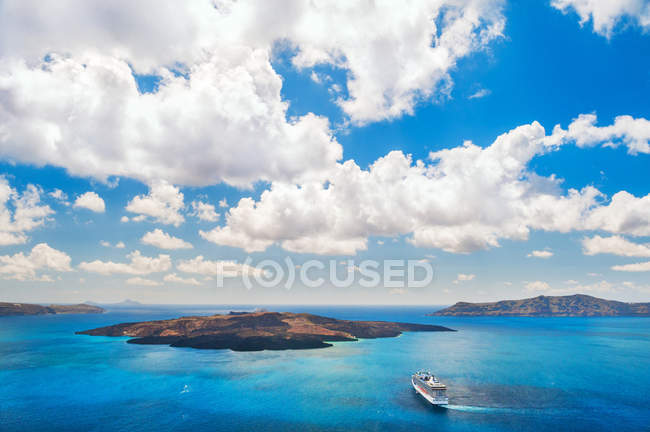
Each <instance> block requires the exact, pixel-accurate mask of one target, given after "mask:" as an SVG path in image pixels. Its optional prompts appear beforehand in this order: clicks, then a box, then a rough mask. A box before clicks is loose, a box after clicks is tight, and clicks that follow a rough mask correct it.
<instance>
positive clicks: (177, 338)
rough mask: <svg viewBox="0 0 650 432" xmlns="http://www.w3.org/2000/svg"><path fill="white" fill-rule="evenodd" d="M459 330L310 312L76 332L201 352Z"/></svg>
mask: <svg viewBox="0 0 650 432" xmlns="http://www.w3.org/2000/svg"><path fill="white" fill-rule="evenodd" d="M411 331H415V332H437V331H455V330H452V329H449V328H447V327H442V326H437V325H428V324H407V323H398V322H386V321H349V320H338V319H334V318H327V317H323V316H318V315H312V314H307V313H289V312H251V313H231V314H229V315H212V316H190V317H182V318H176V319H169V320H160V321H144V322H138V323H123V324H116V325H112V326H108V327H100V328H96V329H92V330H85V331H80V332H77V334H83V335H91V336H127V337H131V338H132V339H129V340H128V341H127V342H128V343H132V344H143V345H170V346H172V347H190V348H199V349H231V350H233V351H261V350H285V349H309V348H325V347H329V346H332V344H330V343H328V342H334V341H356V340H357V339H359V338H361V339H366V338H367V339H374V338H384V337H395V336H399V335H400V334H401V333H402V332H411Z"/></svg>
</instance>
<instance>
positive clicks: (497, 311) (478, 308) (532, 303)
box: [429, 294, 650, 317]
mask: <svg viewBox="0 0 650 432" xmlns="http://www.w3.org/2000/svg"><path fill="white" fill-rule="evenodd" d="M429 315H430V316H564V317H570V316H650V303H624V302H620V301H615V300H604V299H600V298H597V297H592V296H588V295H584V294H575V295H568V296H538V297H534V298H527V299H523V300H502V301H499V302H493V303H467V302H459V303H456V304H455V305H453V306H450V307H448V308H445V309H442V310H439V311H437V312H434V313H432V314H429Z"/></svg>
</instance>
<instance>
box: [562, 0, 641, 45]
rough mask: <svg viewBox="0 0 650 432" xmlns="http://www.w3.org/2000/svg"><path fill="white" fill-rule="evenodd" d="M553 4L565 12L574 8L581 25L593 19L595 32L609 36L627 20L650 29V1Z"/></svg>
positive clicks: (582, 0)
mask: <svg viewBox="0 0 650 432" xmlns="http://www.w3.org/2000/svg"><path fill="white" fill-rule="evenodd" d="M551 5H552V6H553V7H554V8H556V9H559V10H561V11H562V12H563V13H567V12H569V11H570V10H573V11H574V12H575V13H577V14H578V16H579V17H580V25H581V26H582V25H584V24H585V23H587V22H589V21H591V23H592V25H593V29H594V32H595V33H598V34H600V35H601V36H605V37H607V38H610V37H611V36H612V34H613V32H614V29H615V28H616V27H617V25H618V24H620V23H622V22H624V21H625V20H629V21H631V22H633V23H635V24H637V25H639V26H641V27H642V28H643V29H644V31H648V30H650V3H648V2H647V1H644V0H551Z"/></svg>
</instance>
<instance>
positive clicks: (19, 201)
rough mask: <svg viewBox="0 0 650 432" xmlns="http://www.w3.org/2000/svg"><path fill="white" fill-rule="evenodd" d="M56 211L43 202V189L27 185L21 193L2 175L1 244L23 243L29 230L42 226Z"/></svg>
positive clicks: (0, 188) (0, 196)
mask: <svg viewBox="0 0 650 432" xmlns="http://www.w3.org/2000/svg"><path fill="white" fill-rule="evenodd" d="M52 214H54V211H53V210H52V209H51V208H50V206H48V205H45V204H41V190H40V188H38V187H37V186H34V185H31V184H30V185H27V187H26V188H25V190H23V192H22V193H19V192H18V191H16V190H15V189H14V188H12V187H11V186H10V185H9V181H8V180H7V179H6V178H5V177H3V176H0V246H7V245H16V244H22V243H25V242H26V241H27V232H29V231H32V230H34V229H36V228H38V227H40V226H42V225H43V224H44V223H45V222H46V221H47V220H48V218H49V216H51V215H52Z"/></svg>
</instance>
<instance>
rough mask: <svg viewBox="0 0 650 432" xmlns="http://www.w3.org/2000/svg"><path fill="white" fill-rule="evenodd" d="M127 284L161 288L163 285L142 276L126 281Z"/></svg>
mask: <svg viewBox="0 0 650 432" xmlns="http://www.w3.org/2000/svg"><path fill="white" fill-rule="evenodd" d="M126 283H127V284H129V285H140V286H159V285H161V284H160V282H158V281H155V280H152V279H146V278H143V277H140V276H136V277H132V278H128V279H127V280H126Z"/></svg>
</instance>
